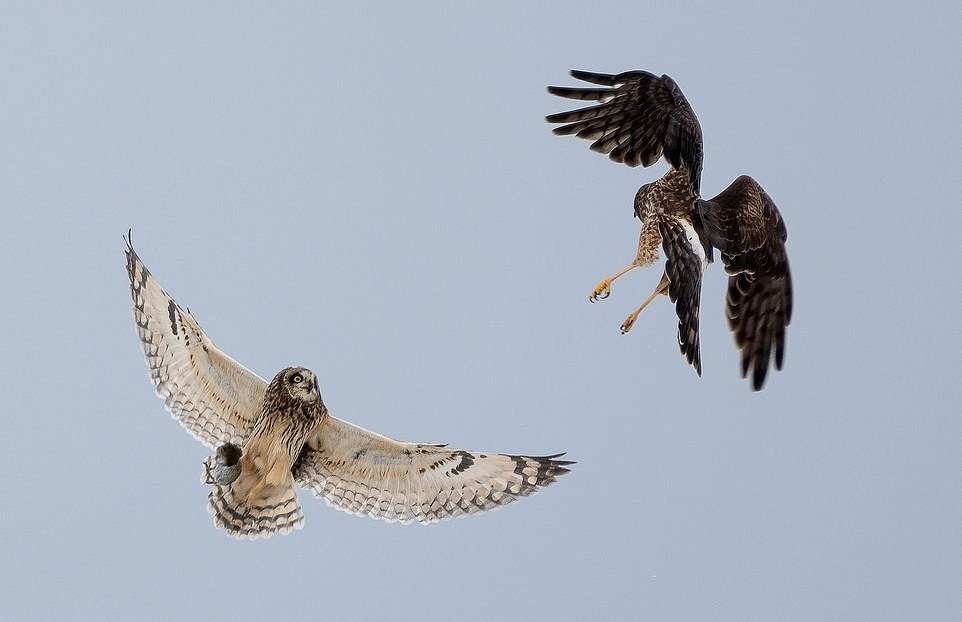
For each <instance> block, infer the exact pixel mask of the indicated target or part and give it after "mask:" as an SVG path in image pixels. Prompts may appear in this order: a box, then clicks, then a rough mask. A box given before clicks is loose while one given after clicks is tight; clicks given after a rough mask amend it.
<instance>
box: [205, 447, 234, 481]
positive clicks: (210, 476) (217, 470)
mask: <svg viewBox="0 0 962 622" xmlns="http://www.w3.org/2000/svg"><path fill="white" fill-rule="evenodd" d="M243 453H244V452H243V450H242V449H241V448H240V447H239V446H238V445H235V444H234V443H224V444H223V445H221V446H220V447H218V448H217V451H216V452H215V453H214V455H213V456H208V458H207V459H206V460H204V475H203V477H202V478H201V479H202V481H203V482H204V483H205V484H217V485H220V486H227V485H228V484H233V483H234V480H236V479H237V477H238V476H239V475H240V472H241V466H240V459H241V456H242V455H243Z"/></svg>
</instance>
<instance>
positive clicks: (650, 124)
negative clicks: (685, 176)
mask: <svg viewBox="0 0 962 622" xmlns="http://www.w3.org/2000/svg"><path fill="white" fill-rule="evenodd" d="M571 75H572V76H574V77H575V78H577V79H579V80H584V81H585V82H590V83H592V84H597V85H600V86H602V87H604V88H570V87H562V86H549V87H548V92H549V93H551V94H552V95H558V96H561V97H567V98H568V99H581V100H590V101H597V102H598V105H596V106H590V107H588V108H581V109H579V110H572V111H570V112H560V113H558V114H553V115H549V116H548V117H546V119H547V121H548V122H549V123H562V124H564V125H561V126H560V127H556V128H554V130H553V131H554V133H555V134H558V135H562V136H567V135H569V134H574V135H576V136H578V137H579V138H586V139H588V140H592V141H594V142H593V143H592V144H591V149H592V150H594V151H598V152H600V153H607V154H608V157H609V158H611V159H612V160H614V161H615V162H621V163H623V164H627V165H628V166H638V165H639V164H641V165H642V166H651V165H652V164H654V163H655V162H657V161H658V158H660V157H661V156H662V154H664V156H665V159H666V160H668V162H669V163H670V164H671V165H672V166H673V167H675V168H676V169H680V168H682V165H684V166H685V167H687V169H688V171H689V176H690V180H691V186H692V190H693V191H694V192H695V194H698V193H699V191H700V187H701V167H702V134H701V125H699V123H698V118H697V117H696V116H695V113H694V111H692V109H691V105H690V104H689V103H688V100H687V99H685V95H684V94H683V93H682V92H681V89H680V88H678V85H677V84H675V81H674V80H672V79H671V78H669V77H668V76H661V77H660V78H659V77H658V76H656V75H654V74H652V73H648V72H647V71H628V72H625V73H621V74H618V75H608V74H601V73H589V72H587V71H572V72H571Z"/></svg>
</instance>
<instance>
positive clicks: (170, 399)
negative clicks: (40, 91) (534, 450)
mask: <svg viewBox="0 0 962 622" xmlns="http://www.w3.org/2000/svg"><path fill="white" fill-rule="evenodd" d="M127 274H128V276H129V277H130V294H131V297H132V298H133V302H134V320H135V321H136V324H137V334H138V335H139V336H140V341H141V347H142V348H143V351H144V355H145V356H146V357H147V367H148V370H149V372H150V378H151V380H152V381H153V383H154V386H155V387H156V390H157V395H158V396H159V397H161V398H162V399H163V400H164V402H165V405H166V407H167V410H168V411H169V412H170V414H171V415H172V416H173V417H174V418H176V419H177V420H179V421H180V423H181V425H183V426H184V427H185V428H186V429H187V431H188V432H190V433H191V434H192V435H193V436H194V437H195V438H197V439H198V440H199V441H201V442H202V443H204V444H205V445H207V447H209V448H211V449H214V450H216V454H215V456H212V457H211V458H208V460H207V461H206V462H205V467H206V474H205V475H204V478H203V479H204V481H205V482H206V483H208V484H213V487H212V489H211V492H210V495H209V498H208V511H209V512H210V513H211V514H213V515H214V522H215V524H216V525H217V526H218V527H220V528H222V529H224V530H226V531H227V533H228V534H230V535H231V536H234V537H238V538H244V537H246V538H250V539H254V538H258V537H269V536H271V535H273V534H274V533H275V532H276V531H280V532H281V533H289V532H290V531H291V530H292V529H297V528H300V527H301V526H302V525H303V523H304V515H303V513H302V511H301V506H300V503H299V501H298V498H297V493H296V492H295V484H296V485H299V486H301V487H304V488H308V489H310V490H311V491H312V492H313V493H314V494H315V495H317V496H320V497H324V499H325V500H326V501H327V503H328V504H329V505H331V506H333V507H335V508H337V509H339V510H343V511H345V512H350V513H352V514H357V515H358V516H370V517H372V518H379V519H383V520H386V521H392V522H393V521H400V522H402V523H410V522H412V521H418V522H420V523H425V524H426V523H433V522H437V521H440V520H445V519H448V518H453V517H457V516H467V515H470V514H477V513H479V512H484V511H486V510H492V509H495V508H497V507H498V506H501V505H505V504H508V503H512V502H514V501H517V500H518V499H519V498H521V497H524V496H528V495H531V494H534V493H535V492H536V491H537V489H538V488H539V487H541V486H547V485H549V484H552V483H554V481H555V478H556V477H558V476H560V475H563V474H565V473H567V472H568V469H567V468H566V467H567V465H570V464H572V463H571V462H569V461H566V460H558V458H559V457H560V456H561V455H563V454H555V455H553V456H541V457H529V456H512V455H502V454H494V453H488V452H476V451H462V450H458V449H449V448H446V447H445V446H444V445H431V444H423V443H404V442H399V441H395V440H392V439H390V438H387V437H385V436H381V435H380V434H376V433H374V432H370V431H368V430H365V429H363V428H360V427H358V426H355V425H353V424H350V423H348V422H346V421H341V420H340V419H336V418H334V417H332V416H331V415H330V413H328V410H327V408H326V407H325V405H324V402H323V400H322V399H321V394H320V391H319V389H318V382H317V378H316V377H315V375H314V374H313V373H312V372H311V371H310V370H309V369H305V368H303V367H288V368H286V369H283V370H281V371H280V372H278V373H277V375H276V376H274V379H273V380H272V381H271V382H267V381H265V380H263V379H262V378H260V377H258V376H257V375H256V374H254V373H253V372H252V371H250V370H248V369H247V368H246V367H244V366H242V365H241V364H239V363H237V362H235V361H234V360H233V359H231V358H230V357H229V356H227V355H226V354H224V353H223V352H221V351H220V350H218V349H217V348H216V347H215V346H214V344H213V343H212V342H211V340H210V339H209V338H208V337H207V335H205V334H204V331H203V330H202V329H201V327H200V325H199V324H198V323H197V321H196V320H194V318H193V316H192V315H191V314H190V313H189V312H188V311H185V310H184V309H183V308H181V307H180V306H179V305H178V304H177V303H176V302H174V300H173V299H172V298H171V297H170V296H169V295H168V294H167V292H165V291H164V290H163V289H161V287H160V285H159V284H158V283H157V281H156V280H155V279H154V277H153V276H151V274H150V272H148V270H147V268H146V267H145V266H144V264H143V263H142V262H141V260H140V258H139V257H138V256H137V253H136V252H134V249H133V246H131V244H130V241H129V239H128V240H127Z"/></svg>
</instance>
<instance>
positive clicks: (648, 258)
mask: <svg viewBox="0 0 962 622" xmlns="http://www.w3.org/2000/svg"><path fill="white" fill-rule="evenodd" d="M571 75H572V76H574V77H575V78H577V79H579V80H584V81H586V82H589V83H592V84H595V85H599V86H601V87H602V88H569V87H556V86H550V87H548V91H549V92H550V93H552V94H554V95H558V96H561V97H566V98H569V99H578V100H589V101H594V102H597V105H593V106H589V107H587V108H581V109H579V110H572V111H569V112H562V113H558V114H553V115H549V116H548V117H547V120H548V121H549V122H551V123H560V124H562V125H561V126H559V127H556V128H554V130H553V131H554V133H555V134H559V135H572V134H573V135H575V136H578V137H579V138H585V139H588V140H592V141H593V142H592V144H591V149H593V150H594V151H598V152H601V153H607V154H608V155H609V157H610V158H611V159H612V160H614V161H615V162H620V163H623V164H627V165H628V166H638V165H642V166H650V165H652V164H654V163H655V162H656V161H658V159H659V158H661V157H662V156H664V157H665V159H666V160H667V161H668V162H669V164H671V166H672V168H671V169H670V170H669V171H668V172H667V173H666V174H665V176H664V177H663V178H662V179H660V180H658V181H656V182H654V183H651V184H646V185H644V186H642V187H641V189H640V190H639V191H638V193H637V195H636V197H635V215H637V216H638V217H639V218H640V219H641V220H642V223H643V225H642V232H641V236H640V239H639V245H638V253H637V256H636V258H635V261H634V262H632V264H631V265H629V266H628V267H627V268H625V269H624V270H622V271H620V272H618V273H616V274H614V275H613V276H611V277H609V278H607V279H605V280H603V281H602V282H601V283H599V284H598V286H597V287H596V288H595V290H594V291H593V292H592V294H591V296H590V299H591V300H592V302H593V301H595V300H600V299H603V298H607V296H608V295H609V294H610V292H611V283H612V281H614V280H615V279H617V278H618V277H620V276H621V275H623V274H625V273H626V272H628V271H629V270H632V269H633V268H635V267H638V266H646V265H651V264H652V263H654V262H655V261H657V259H658V246H659V245H660V246H661V247H662V248H663V249H664V251H665V256H666V264H665V273H664V275H663V276H662V279H661V281H660V282H659V283H658V285H657V286H656V288H655V291H654V292H653V293H652V295H651V296H650V297H649V298H648V299H647V300H646V301H645V302H644V303H643V304H642V305H641V307H639V308H638V310H636V311H635V312H634V313H632V314H631V315H630V316H628V319H626V320H625V323H624V324H622V332H627V331H628V330H630V329H631V326H632V325H633V324H634V322H635V319H636V318H637V317H638V314H639V313H640V312H641V311H642V310H643V309H644V308H645V307H646V306H647V305H648V304H649V303H650V302H651V301H652V300H653V299H654V298H655V297H656V296H658V295H659V294H666V295H668V297H669V298H670V299H671V300H672V301H673V302H674V303H675V310H676V314H677V315H678V343H679V347H680V349H681V352H682V354H683V355H684V356H685V358H686V359H687V360H688V362H689V363H690V364H691V365H692V366H693V367H694V368H695V370H696V371H697V372H698V373H699V375H700V374H701V358H700V346H699V326H698V317H699V312H700V311H699V306H700V296H701V281H702V275H703V273H704V270H705V267H706V266H707V264H708V263H709V262H711V260H712V247H714V248H717V249H718V250H719V251H720V252H721V254H722V260H723V261H724V263H725V269H726V271H727V272H728V273H729V275H730V278H729V287H728V302H727V305H726V312H727V315H728V320H729V326H730V327H731V329H732V332H733V333H734V337H735V342H736V345H737V346H738V347H739V349H740V350H741V353H742V357H741V367H742V375H743V376H746V375H748V372H749V370H751V371H752V387H753V388H754V389H755V390H756V391H758V390H760V389H761V388H762V386H763V385H764V382H765V376H766V374H767V371H768V366H769V362H770V359H771V354H772V352H774V364H775V367H776V369H781V367H782V362H783V357H784V349H785V327H786V326H787V325H788V323H789V321H790V320H791V311H792V285H791V274H790V272H789V269H788V259H787V257H786V254H785V241H786V239H787V235H786V231H785V225H784V223H783V222H782V219H781V215H780V214H779V213H778V209H777V208H776V207H775V204H774V203H773V202H772V200H771V198H769V197H768V195H767V194H766V193H765V191H764V190H762V188H761V186H759V185H758V183H757V182H756V181H755V180H754V179H752V178H751V177H747V176H742V177H739V178H738V179H736V180H735V181H734V182H733V183H732V184H731V185H730V186H729V187H728V188H727V189H726V190H725V191H724V192H722V193H721V194H719V195H718V196H716V197H715V198H713V199H711V200H707V201H706V200H702V199H700V198H699V194H700V188H701V171H702V160H703V147H702V131H701V126H700V124H699V123H698V119H697V117H696V116H695V113H694V112H693V111H692V108H691V105H690V104H689V103H688V100H687V99H686V98H685V96H684V94H683V93H682V92H681V89H680V88H679V87H678V85H677V84H676V83H675V81H674V80H672V79H671V78H670V77H668V76H661V77H658V76H656V75H654V74H652V73H649V72H647V71H629V72H625V73H622V74H618V75H608V74H598V73H589V72H586V71H572V72H571Z"/></svg>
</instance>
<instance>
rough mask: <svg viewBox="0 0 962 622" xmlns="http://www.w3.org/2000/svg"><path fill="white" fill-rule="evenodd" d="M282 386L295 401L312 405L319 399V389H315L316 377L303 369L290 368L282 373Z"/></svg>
mask: <svg viewBox="0 0 962 622" xmlns="http://www.w3.org/2000/svg"><path fill="white" fill-rule="evenodd" d="M281 384H282V386H283V387H284V388H285V389H287V392H288V393H289V394H290V396H291V397H293V398H294V399H295V400H299V401H301V402H306V403H308V404H312V403H314V402H318V401H320V399H321V392H320V389H318V387H317V377H316V376H315V375H314V372H312V371H311V370H309V369H306V368H304V367H291V368H290V369H288V370H287V371H286V372H285V373H284V377H283V379H282V380H281Z"/></svg>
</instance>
